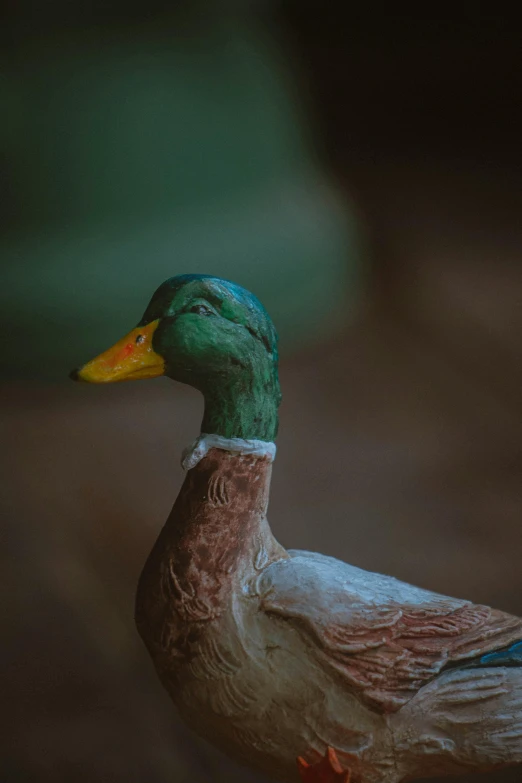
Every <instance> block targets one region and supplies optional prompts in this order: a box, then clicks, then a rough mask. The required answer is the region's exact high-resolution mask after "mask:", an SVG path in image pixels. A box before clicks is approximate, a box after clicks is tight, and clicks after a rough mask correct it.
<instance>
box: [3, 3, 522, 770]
mask: <svg viewBox="0 0 522 783" xmlns="http://www.w3.org/2000/svg"><path fill="white" fill-rule="evenodd" d="M337 6H338V4H334V3H328V2H327V3H323V4H319V3H307V2H300V3H295V2H290V1H289V0H266V1H265V2H263V0H257V1H255V2H254V0H251V1H250V2H233V1H232V0H229V1H228V2H227V1H226V0H220V1H219V0H215V2H210V1H208V2H199V1H197V0H196V1H195V0H193V2H191V3H187V2H185V3H181V2H179V3H176V2H173V0H170V2H161V1H160V0H149V2H148V3H144V2H130V0H127V1H126V2H124V1H123V0H112V1H111V2H104V3H102V2H89V3H87V2H82V1H81V0H80V1H79V2H77V3H67V2H65V0H63V1H61V0H48V2H47V3H45V4H41V3H40V4H39V3H36V2H34V1H33V2H32V1H31V0H21V1H20V2H17V3H10V4H9V5H8V7H7V9H6V10H5V11H4V12H3V13H4V18H3V21H2V25H1V34H2V47H1V54H0V59H1V63H2V67H1V69H0V96H1V100H2V107H3V112H2V123H1V124H0V199H1V209H0V258H1V261H2V285H1V286H0V303H1V307H0V320H1V340H2V345H1V352H2V353H1V356H2V362H1V364H0V372H1V375H2V383H1V386H0V398H1V406H0V418H1V427H2V452H1V453H2V461H3V467H2V478H3V482H2V506H3V511H2V530H3V546H2V554H1V558H2V562H1V565H2V573H3V577H4V588H3V597H4V603H5V607H3V608H5V609H6V610H7V611H6V619H5V620H4V623H3V626H2V636H3V638H2V656H3V659H4V660H3V666H2V673H3V675H4V678H5V680H4V683H3V685H2V692H3V702H4V706H5V707H6V709H7V719H8V720H7V722H6V727H5V729H4V730H3V732H2V740H1V741H2V743H3V744H4V748H3V750H2V762H1V769H2V773H1V779H2V781H4V780H5V781H6V783H19V782H20V783H22V782H23V783H25V781H31V782H32V781H38V782H39V783H40V782H41V783H71V781H74V783H94V782H95V781H96V783H97V782H98V781H104V783H120V781H121V782H122V783H123V781H125V783H145V782H146V783H174V782H176V783H213V782H214V781H230V783H232V782H233V783H247V781H248V782H250V783H256V782H257V783H261V778H259V777H256V776H255V775H254V774H252V773H251V772H249V771H245V770H243V769H240V768H238V767H237V766H235V765H234V764H233V763H232V762H230V761H229V760H228V759H227V758H225V757H224V756H222V755H221V754H220V753H219V752H217V751H215V750H214V749H212V748H210V747H209V746H208V745H206V744H205V743H203V742H202V741H200V740H199V739H198V738H196V737H195V736H194V735H193V734H192V733H191V732H190V731H189V730H188V729H187V728H185V727H184V725H183V724H182V723H181V722H180V721H179V720H178V718H177V716H176V713H175V710H174V708H173V706H172V705H171V703H170V702H169V700H168V698H167V696H166V694H164V692H163V691H162V689H161V687H160V685H159V682H158V681H157V679H156V676H155V674H154V672H153V670H152V666H151V664H150V662H149V659H148V657H147V655H146V653H145V651H144V649H143V647H142V645H141V642H140V640H139V639H138V636H137V633H136V632H135V630H134V626H133V619H132V615H133V602H134V590H135V585H136V582H137V578H138V575H139V572H140V570H141V566H142V564H143V562H144V559H145V557H146V556H147V554H148V552H149V550H150V548H151V546H152V544H153V542H154V540H155V538H156V536H157V534H158V532H159V530H160V528H161V526H162V524H163V522H164V520H165V519H166V517H167V515H168V512H169V510H170V507H171V505H172V502H173V500H174V498H175V495H176V493H177V490H178V488H179V486H180V484H181V481H182V478H183V476H182V472H181V469H180V467H179V455H180V452H181V450H182V448H183V447H184V446H185V445H186V444H187V443H188V442H190V441H191V440H192V439H193V438H194V436H195V435H196V434H197V433H198V431H199V430H198V428H199V423H200V418H201V414H202V401H201V399H200V398H199V396H198V394H197V393H196V392H194V391H193V390H191V389H189V388H186V387H182V386H178V385H176V384H174V383H172V382H170V381H168V380H167V379H158V380H157V381H151V382H148V383H143V384H139V383H137V384H116V385H115V386H114V387H107V388H95V387H92V388H84V387H81V386H76V385H73V384H71V383H70V382H69V381H68V379H67V373H68V371H69V369H70V368H71V367H74V366H77V365H78V364H81V363H82V362H84V361H86V360H87V359H89V358H91V357H92V356H93V355H95V354H97V353H99V352H100V351H101V350H104V349H105V348H106V347H108V346H109V345H111V344H112V343H113V342H114V341H115V340H116V339H118V338H119V337H120V336H121V335H122V334H124V333H126V332H127V331H129V329H131V328H132V327H134V326H135V324H136V323H137V322H138V320H139V319H140V317H141V315H142V312H143V310H144V308H145V306H146V304H147V302H148V300H149V298H150V295H151V294H152V292H153V291H154V289H155V288H156V287H157V285H158V284H159V283H160V282H162V281H163V280H164V279H165V278H167V277H169V276H172V275H175V274H178V273H182V272H209V273H212V274H216V275H219V276H222V277H227V278H230V279H233V280H235V281H237V282H239V283H241V284H242V285H245V286H247V287H248V288H250V289H252V290H253V291H254V292H255V293H256V294H257V295H258V296H259V297H260V298H261V299H262V301H263V302H264V303H265V305H266V306H267V308H268V310H269V311H270V313H271V315H272V316H273V319H274V321H275V323H276V325H277V327H278V329H279V332H280V337H281V380H282V385H283V393H284V401H283V405H282V408H281V431H280V432H281V434H280V437H279V439H278V445H279V453H278V458H277V462H276V465H275V471H274V479H273V492H272V501H271V515H270V519H271V524H272V527H273V529H274V532H275V534H276V536H277V537H278V538H279V539H280V540H281V542H282V543H283V544H284V545H286V546H290V547H295V548H303V549H319V550H320V551H322V552H325V553H328V554H333V555H336V556H338V557H341V558H343V559H346V560H349V561H350V562H351V563H353V564H355V565H357V566H360V567H363V568H367V569H370V570H376V571H382V572H385V573H390V574H393V575H395V576H397V577H399V578H401V579H404V580H406V581H410V582H414V583H417V584H419V585H422V586H423V587H426V588H429V589H433V590H437V591H441V592H444V593H448V594H453V595H457V596H461V597H466V598H470V599H472V600H474V601H478V602H482V603H487V604H493V605H495V606H497V607H499V608H502V609H505V610H507V611H511V612H515V613H518V614H522V569H521V568H520V563H521V556H522V525H521V521H522V513H521V512H522V481H521V478H520V477H521V469H522V450H521V443H522V397H521V382H522V364H521V361H520V345H521V344H522V269H521V263H520V259H521V255H522V224H521V220H520V214H521V206H522V201H521V195H522V194H521V163H522V152H521V145H520V138H521V131H522V121H521V117H520V113H519V112H520V109H519V104H520V91H521V88H522V68H521V67H520V66H521V62H520V36H519V28H518V26H517V25H516V24H515V23H514V20H510V19H509V18H507V17H506V16H504V17H502V19H500V18H499V17H492V16H488V17H487V16H484V17H481V16H477V12H476V9H475V11H474V14H473V16H466V15H465V14H462V16H461V17H460V18H459V17H458V16H456V15H455V13H454V12H452V16H451V17H443V16H439V17H438V16H436V15H432V16H431V17H430V16H428V15H425V16H423V15H421V14H420V13H419V14H418V15H417V16H401V15H397V14H392V13H391V12H390V13H388V14H384V15H379V14H377V13H376V12H375V10H374V9H369V10H368V11H367V12H366V13H363V12H361V11H360V10H356V9H353V10H351V11H345V12H344V13H341V12H340V11H339V10H338V7H337ZM519 778H520V771H517V770H514V771H506V772H503V773H495V774H491V775H488V776H480V777H479V778H477V780H483V781H484V782H485V783H486V781H487V782H488V783H494V781H498V783H500V781H503V782H505V783H507V781H517V780H519ZM473 779H474V778H473V777H471V778H469V780H470V781H471V780H473Z"/></svg>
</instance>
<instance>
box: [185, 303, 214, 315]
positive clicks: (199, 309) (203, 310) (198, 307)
mask: <svg viewBox="0 0 522 783" xmlns="http://www.w3.org/2000/svg"><path fill="white" fill-rule="evenodd" d="M189 313H197V314H198V315H212V310H211V309H210V308H209V307H206V305H204V304H195V305H193V306H192V307H191V308H190V310H189Z"/></svg>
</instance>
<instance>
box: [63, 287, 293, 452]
mask: <svg viewBox="0 0 522 783" xmlns="http://www.w3.org/2000/svg"><path fill="white" fill-rule="evenodd" d="M277 362H278V356H277V333H276V331H275V328H274V325H273V324H272V321H271V320H270V317H269V316H268V313H267V312H266V310H265V309H264V307H263V305H262V304H261V303H260V302H259V300H258V299H257V298H256V297H255V296H254V295H253V294H251V293H250V292H249V291H247V290H246V289H244V288H242V287H241V286H239V285H236V284H235V283H231V282H229V281H227V280H222V279H221V278H217V277H211V276H209V275H179V276H177V277H172V278H170V279H169V280H167V281H166V282H164V283H163V284H162V285H161V286H160V287H159V288H158V289H157V291H156V292H155V293H154V295H153V297H152V299H151V301H150V303H149V305H148V307H147V309H146V310H145V314H144V316H143V318H142V319H141V321H140V323H139V324H138V326H137V327H136V328H135V329H133V330H132V331H131V332H129V333H128V334H127V335H125V337H123V338H122V339H121V340H119V341H118V342H117V343H116V344H115V345H113V346H112V347H111V348H109V349H108V350H107V351H105V352H104V353H102V354H100V355H99V356H97V357H96V358H94V359H92V360H91V361H90V362H87V364H84V365H83V366H82V367H80V368H79V369H77V370H73V372H72V373H71V378H73V380H77V381H83V382H86V383H114V382H119V381H131V380H139V379H145V378H154V377H156V376H159V375H167V376H168V377H169V378H172V379H173V380H176V381H180V382H181V383H186V384H189V385H190V386H193V387H194V388H196V389H198V390H199V391H201V392H202V393H203V395H204V397H205V416H204V419H203V424H202V430H203V431H204V432H216V433H217V434H221V435H224V436H225V437H242V438H259V439H261V440H273V438H274V437H275V434H276V431H277V407H278V405H279V402H280V398H281V395H280V391H279V381H278V370H277ZM238 407H240V408H241V407H243V411H241V410H235V409H236V408H238ZM247 410H248V411H250V413H249V414H248V415H247V416H246V419H245V413H246V411H247ZM247 420H249V421H248V423H247Z"/></svg>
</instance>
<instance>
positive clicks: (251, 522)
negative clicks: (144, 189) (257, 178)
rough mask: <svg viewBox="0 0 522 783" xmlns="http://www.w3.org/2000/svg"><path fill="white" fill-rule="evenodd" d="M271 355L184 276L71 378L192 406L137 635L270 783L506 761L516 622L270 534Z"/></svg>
mask: <svg viewBox="0 0 522 783" xmlns="http://www.w3.org/2000/svg"><path fill="white" fill-rule="evenodd" d="M277 361H278V360H277V334H276V332H275V329H274V326H273V324H272V322H271V320H270V318H269V316H268V314H267V313H266V311H265V310H264V308H263V306H262V305H261V303H260V302H259V301H258V300H257V299H256V298H255V297H254V296H253V295H252V294H250V293H249V292H248V291H246V290H245V289H243V288H241V287H240V286H237V285H236V284H234V283H230V282H229V281H226V280H221V279H219V278H214V277H210V276H208V275H182V276H178V277H174V278H171V279H170V280H167V281H166V282H165V283H163V284H162V285H161V286H160V287H159V288H158V290H157V291H156V293H155V294H154V296H153V297H152V299H151V302H150V303H149V305H148V307H147V309H146V311H145V314H144V316H143V318H142V320H141V321H140V323H139V324H138V326H137V327H136V328H135V329H133V330H132V331H131V332H129V334H128V335H126V336H125V337H124V338H123V339H122V340H120V341H119V342H117V343H116V344H115V345H114V346H113V347H112V348H110V349H109V350H108V351H106V352H104V353H103V354H100V356H98V357H96V358H95V359H93V360H92V361H91V362H88V363H87V364H86V365H84V366H83V367H82V368H80V370H76V371H74V372H73V373H72V377H73V378H74V379H75V380H81V381H85V382H90V383H107V382H114V381H123V380H133V379H142V378H151V377H155V376H157V375H162V374H164V375H167V376H169V377H170V378H172V379H173V380H176V381H179V382H182V383H186V384H189V385H191V386H193V387H194V388H196V389H197V390H199V391H200V392H201V393H202V394H203V396H204V399H205V413H204V417H203V422H202V426H201V429H202V431H203V432H205V433H211V435H208V436H201V437H202V438H203V440H201V441H200V443H199V444H198V445H197V447H196V448H195V449H193V451H192V453H191V455H189V458H188V460H186V461H185V464H186V467H187V468H188V471H187V475H186V478H185V481H184V483H183V485H182V488H181V491H180V493H179V496H178V498H177V500H176V502H175V504H174V507H173V509H172V512H171V514H170V516H169V518H168V520H167V523H166V524H165V526H164V528H163V530H162V531H161V533H160V535H159V538H158V540H157V542H156V544H155V546H154V548H153V550H152V552H151V554H150V556H149V558H148V560H147V562H146V564H145V567H144V569H143V572H142V574H141V577H140V580H139V585H138V591H137V597H136V623H137V627H138V631H139V633H140V635H141V637H142V639H143V641H144V643H145V645H146V647H147V649H148V651H149V653H150V655H151V657H152V660H153V662H154V666H155V668H156V671H157V673H158V675H159V677H160V679H161V681H162V683H163V685H164V686H165V688H166V689H167V690H168V692H169V694H170V695H171V697H172V699H173V701H174V702H175V704H176V705H177V707H178V709H179V711H180V713H181V715H182V716H183V718H184V719H185V720H186V721H187V722H188V723H189V724H190V725H191V726H192V727H193V728H194V730H195V731H196V732H197V733H199V734H200V735H201V736H203V737H205V738H206V739H208V740H209V741H210V742H212V743H213V744H215V745H217V746H218V747H220V748H221V749H222V750H224V751H226V752H227V753H229V754H230V755H231V756H233V757H234V758H236V759H237V760H239V761H241V762H244V763H246V764H248V765H250V766H254V767H257V768H258V769H260V770H262V771H264V772H265V773H266V774H268V775H269V776H271V777H272V778H274V779H278V780H281V781H288V783H290V782H291V781H297V780H299V776H300V775H301V777H302V779H303V780H306V781H313V780H314V778H315V781H316V783H319V781H321V782H323V781H324V782H325V783H326V782H327V783H332V782H333V781H339V783H341V782H342V783H345V782H346V781H347V780H349V781H350V783H402V782H403V781H408V780H413V779H416V778H423V777H432V776H434V775H454V774H459V773H462V772H470V771H486V770H489V769H494V768H499V767H503V766H508V765H514V764H522V620H521V619H520V618H518V617H514V616H512V615H509V614H506V613H505V612H501V611H498V610H495V609H490V608H489V607H486V606H477V605H475V604H473V603H471V602H469V601H465V600H459V599H455V598H450V597H448V596H443V595H438V594H436V593H432V592H430V591H427V590H423V589H421V588H417V587H413V586H411V585H407V584H405V583H403V582H399V581H398V580H396V579H393V578H392V577H388V576H382V575H379V574H372V573H369V572H366V571H362V570H361V569H359V568H355V567H353V566H350V565H348V564H346V563H343V562H341V561H339V560H336V559H335V558H331V557H325V556H323V555H320V554H314V553H309V552H300V551H294V550H291V551H286V550H285V549H284V548H283V547H282V546H281V545H280V544H279V543H278V542H277V541H276V540H275V538H274V536H273V535H272V532H271V530H270V527H269V524H268V521H267V508H268V499H269V491H270V477H271V471H272V463H271V459H272V457H273V455H274V451H275V446H274V443H273V441H274V440H275V437H276V435H277V429H278V406H279V403H280V400H281V395H280V390H279V380H278V369H277ZM340 522H342V520H340ZM298 757H299V767H298V766H297V764H296V760H297V759H298Z"/></svg>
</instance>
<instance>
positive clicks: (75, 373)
mask: <svg viewBox="0 0 522 783" xmlns="http://www.w3.org/2000/svg"><path fill="white" fill-rule="evenodd" d="M69 378H70V379H71V381H79V380H80V375H79V373H78V369H76V370H71V372H70V373H69Z"/></svg>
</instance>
